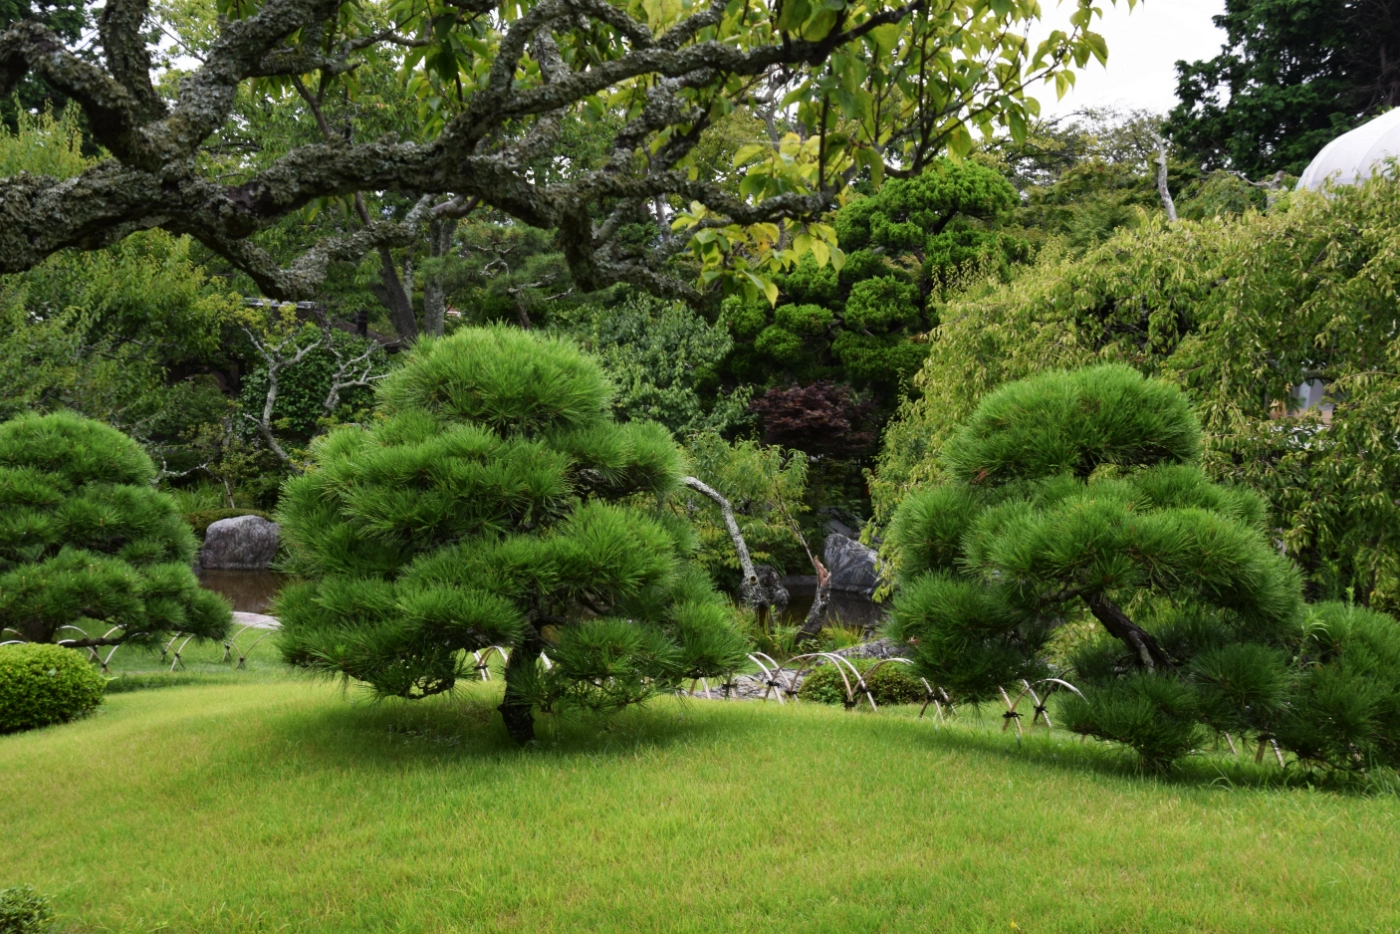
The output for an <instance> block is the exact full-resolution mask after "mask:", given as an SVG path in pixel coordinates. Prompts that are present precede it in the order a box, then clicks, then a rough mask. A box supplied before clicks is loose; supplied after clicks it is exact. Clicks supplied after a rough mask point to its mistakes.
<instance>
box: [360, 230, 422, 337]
mask: <svg viewBox="0 0 1400 934" xmlns="http://www.w3.org/2000/svg"><path fill="white" fill-rule="evenodd" d="M379 281H380V284H379V285H378V286H377V287H375V288H373V289H372V290H371V291H373V292H374V294H375V296H376V297H377V298H378V299H379V300H380V301H381V302H383V303H384V307H385V308H387V309H388V310H389V320H390V321H391V322H393V324H394V330H395V331H396V332H397V333H398V335H399V340H401V341H403V342H404V343H405V344H412V343H413V342H414V341H416V340H418V318H417V316H416V315H414V313H413V298H412V296H410V295H409V293H408V289H407V288H405V287H404V283H403V280H402V279H400V278H399V270H398V268H397V267H396V266H395V265H394V255H393V254H392V253H390V252H389V248H388V247H380V248H379Z"/></svg>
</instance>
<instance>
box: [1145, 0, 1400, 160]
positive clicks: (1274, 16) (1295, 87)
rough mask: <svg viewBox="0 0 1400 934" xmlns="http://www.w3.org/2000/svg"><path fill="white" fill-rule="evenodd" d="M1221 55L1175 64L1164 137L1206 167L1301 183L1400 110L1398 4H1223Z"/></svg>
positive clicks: (1234, 0)
mask: <svg viewBox="0 0 1400 934" xmlns="http://www.w3.org/2000/svg"><path fill="white" fill-rule="evenodd" d="M1215 23H1216V25H1217V26H1218V27H1219V28H1221V29H1224V30H1225V33H1226V42H1225V45H1224V47H1223V49H1222V50H1221V53H1220V55H1218V56H1216V57H1215V58H1213V59H1210V60H1209V61H1197V62H1189V63H1188V62H1178V63H1177V92H1176V93H1177V99H1178V100H1179V101H1180V103H1179V104H1178V105H1177V107H1176V109H1175V110H1173V111H1172V113H1171V116H1170V119H1169V120H1168V123H1167V125H1168V128H1169V131H1170V133H1171V135H1172V138H1173V140H1174V141H1175V142H1176V143H1177V145H1178V146H1180V147H1182V148H1184V149H1185V150H1187V151H1188V152H1190V153H1191V154H1192V155H1193V156H1194V157H1195V158H1197V159H1199V160H1200V161H1201V162H1202V163H1204V164H1205V165H1206V166H1207V167H1210V168H1229V169H1235V170H1237V171H1240V172H1244V173H1245V174H1247V175H1249V176H1251V177H1254V178H1258V177H1261V176H1264V175H1271V174H1273V173H1274V172H1278V171H1284V172H1287V173H1289V174H1291V175H1298V174H1301V173H1302V171H1303V169H1304V168H1305V167H1306V166H1307V164H1308V162H1309V161H1311V159H1312V157H1313V156H1314V155H1316V154H1317V152H1318V150H1320V149H1321V148H1322V147H1323V146H1325V145H1326V144H1327V143H1328V142H1330V141H1331V140H1332V139H1333V138H1334V137H1336V136H1338V135H1339V134H1341V133H1342V132H1344V131H1346V130H1349V129H1351V128H1352V127H1353V126H1356V125H1357V124H1358V123H1360V122H1361V121H1363V120H1364V119H1366V118H1367V117H1370V116H1374V115H1375V114H1376V113H1378V112H1379V111H1380V110H1381V109H1384V108H1388V107H1394V106H1395V105H1396V104H1400V75H1397V72H1396V68H1395V64H1394V63H1395V61H1396V58H1397V54H1400V5H1397V3H1396V2H1395V0H1227V2H1226V4H1225V13H1224V14H1223V15H1221V16H1217V17H1215Z"/></svg>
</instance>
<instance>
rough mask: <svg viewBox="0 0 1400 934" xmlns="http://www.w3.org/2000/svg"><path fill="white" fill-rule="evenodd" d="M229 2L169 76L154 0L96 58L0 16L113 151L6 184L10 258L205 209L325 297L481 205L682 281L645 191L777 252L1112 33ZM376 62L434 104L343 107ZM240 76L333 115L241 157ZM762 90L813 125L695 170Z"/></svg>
mask: <svg viewBox="0 0 1400 934" xmlns="http://www.w3.org/2000/svg"><path fill="white" fill-rule="evenodd" d="M218 14H219V19H218V21H217V22H212V21H210V20H209V19H208V17H206V18H205V21H204V22H203V24H202V25H201V27H200V28H201V29H202V30H203V32H202V35H199V36H194V37H193V38H191V40H190V41H191V43H192V48H193V49H194V51H195V52H196V53H197V55H198V56H199V58H200V59H201V63H200V64H199V65H198V67H195V68H194V69H193V70H191V71H190V72H188V73H186V74H180V75H171V76H169V80H166V81H163V82H162V85H161V87H160V88H157V87H156V85H155V84H153V82H152V73H151V72H152V68H151V66H152V45H151V42H150V41H149V40H150V36H149V35H148V30H147V24H148V22H149V19H148V17H149V8H148V5H147V3H146V2H145V0H111V2H108V3H107V4H106V5H105V7H104V8H103V12H102V15H101V17H100V20H99V22H98V24H97V25H98V30H97V33H98V34H97V37H96V38H97V43H98V45H99V46H100V47H101V49H102V51H103V65H98V64H96V63H95V62H93V61H89V60H87V59H85V58H83V57H82V56H80V55H78V54H77V53H75V52H74V51H72V50H71V49H70V48H68V46H67V45H65V43H64V41H63V39H62V37H61V36H59V35H57V34H55V33H54V32H53V31H52V30H51V29H49V28H48V27H46V26H44V25H43V24H41V23H37V22H33V21H26V22H22V23H18V24H15V25H13V26H11V27H10V29H9V30H8V31H6V32H5V33H4V34H3V36H0V94H7V93H9V91H10V90H11V89H12V88H14V87H15V86H16V85H17V84H18V82H20V81H22V80H24V79H25V78H26V77H27V76H35V77H39V78H42V79H43V80H44V81H46V82H48V83H49V84H50V85H51V86H53V87H54V88H56V89H58V90H60V91H62V92H63V93H65V94H67V95H69V96H70V97H72V98H73V100H74V101H75V102H76V103H77V104H78V105H79V106H81V108H82V110H83V112H84V114H85V115H86V117H87V123H88V126H89V127H90V128H91V131H92V134H93V136H94V138H95V140H96V141H97V142H98V143H99V144H100V145H101V146H103V147H104V148H105V149H106V150H107V152H108V153H110V156H111V158H109V159H107V160H106V161H104V162H103V163H102V164H101V165H99V166H96V167H94V168H92V169H89V170H87V171H86V172H84V173H83V174H82V175H80V176H79V177H78V178H77V179H75V180H72V181H68V182H58V181H56V180H54V179H51V178H39V177H28V178H25V177H20V178H10V179H6V180H5V181H4V182H3V183H0V195H3V221H4V223H3V224H2V225H0V270H3V271H17V270H22V269H25V268H27V267H29V266H32V265H33V264H35V263H37V262H39V261H40V260H41V259H42V258H43V257H45V256H47V255H48V254H50V253H52V252H54V251H55V250H59V249H63V248H65V247H80V248H91V247H95V246H101V245H104V244H107V243H110V242H112V241H114V240H116V239H120V238H121V237H124V236H126V235H127V234H129V233H130V232H131V231H133V230H137V229H142V228H149V227H163V228H165V229H166V230H169V231H171V232H174V233H188V234H190V235H192V236H194V237H195V238H197V239H198V240H200V241H201V242H202V243H204V244H205V245H206V246H208V247H209V248H210V249H212V250H213V251H215V252H217V253H219V254H221V255H222V256H224V257H226V258H227V259H228V260H229V261H230V262H231V263H232V264H233V265H234V266H235V267H237V268H238V269H240V270H242V271H243V272H245V273H247V274H248V275H249V276H251V277H252V279H253V281H254V282H256V283H257V285H258V287H259V288H261V289H262V290H263V291H264V292H265V293H266V294H268V295H270V296H273V297H278V298H295V297H311V296H312V295H313V293H314V292H315V291H316V289H317V288H318V287H319V285H320V284H321V282H322V281H323V279H324V277H325V270H326V266H327V264H328V263H329V262H331V261H337V260H351V261H354V260H358V258H359V257H361V256H363V255H364V254H365V253H367V252H371V251H373V250H376V249H379V248H381V247H387V246H389V245H391V244H393V243H395V242H401V241H402V239H403V238H405V237H415V236H417V235H418V233H419V231H420V230H421V229H422V228H423V227H424V226H430V225H431V224H432V223H433V222H435V221H436V220H440V219H444V218H452V217H454V216H460V215H462V214H464V213H466V212H468V211H469V210H471V209H473V208H475V207H476V206H478V205H485V206H489V207H493V208H496V209H498V210H500V211H502V212H504V213H506V214H507V215H510V216H511V217H514V218H516V219H517V220H520V221H524V222H526V223H529V224H531V225H534V226H536V227H539V228H542V229H549V230H556V231H558V232H559V244H560V246H561V248H562V249H563V251H564V253H565V255H566V258H567V260H568V263H569V266H570V269H571V271H572V274H573V277H574V278H575V280H576V281H577V282H578V283H579V285H580V286H581V287H583V288H585V289H592V288H596V287H597V286H599V285H601V284H604V283H607V282H610V281H616V280H619V279H634V280H638V281H642V282H645V283H647V284H649V285H651V286H653V287H657V288H669V289H670V290H671V291H676V290H677V289H679V288H681V287H680V286H679V285H677V284H676V283H675V282H674V281H673V280H665V279H662V280H658V279H657V277H656V272H655V270H656V268H657V267H658V266H660V265H664V263H665V261H666V260H667V259H668V257H670V256H673V255H675V254H676V253H677V252H679V251H681V250H684V249H685V248H686V247H687V245H688V244H689V243H690V242H691V241H690V240H689V239H687V238H686V237H676V238H666V239H665V240H664V241H662V242H661V243H641V244H639V243H635V242H632V241H629V240H628V239H627V238H625V237H622V236H621V234H622V232H623V229H624V228H625V227H626V226H627V225H628V224H629V222H631V221H633V220H634V219H636V218H637V217H638V216H645V214H646V212H647V210H648V208H649V206H650V205H652V204H653V203H654V201H655V199H657V198H660V197H663V196H676V197H679V198H680V199H682V201H683V203H685V204H687V205H690V207H689V208H688V210H687V211H686V212H685V213H684V214H683V215H682V216H680V217H677V218H675V222H676V223H677V224H679V225H680V226H682V227H685V226H686V225H691V227H690V229H691V230H692V232H694V231H696V230H698V234H697V237H698V239H696V240H695V241H694V242H695V245H696V247H697V248H698V250H699V254H700V256H701V258H702V260H703V261H704V262H705V263H706V264H709V265H710V266H712V267H714V269H713V271H714V272H715V273H716V274H723V272H724V270H726V269H728V270H729V271H731V272H736V273H742V272H744V270H745V269H749V270H754V269H756V270H758V271H759V272H760V273H761V272H762V271H763V269H765V268H767V267H768V266H770V265H772V264H774V263H777V264H778V265H781V264H783V263H786V262H790V261H791V260H792V259H794V258H795V257H796V253H798V252H801V251H802V250H803V249H804V248H811V245H812V244H813V243H821V242H825V241H827V240H829V239H830V235H829V231H827V230H826V229H824V228H822V227H821V226H820V225H816V224H814V225H810V226H808V227H807V228H806V229H803V230H800V231H799V233H801V235H802V237H803V238H805V239H803V240H801V242H800V243H799V239H798V237H797V236H794V237H793V239H792V241H791V244H790V245H789V246H786V247H782V248H779V244H778V239H779V238H778V237H776V236H774V231H773V230H772V229H771V228H770V227H767V226H765V223H766V222H771V221H777V220H780V219H784V218H789V219H793V220H797V221H805V220H811V219H814V218H815V217H816V215H817V214H819V213H820V212H821V211H822V210H823V209H825V208H826V207H827V206H828V205H829V204H830V203H831V198H832V194H833V192H834V190H835V189H837V188H839V187H840V186H841V185H842V184H843V183H844V182H845V181H846V180H848V179H850V178H852V177H854V176H855V174H856V173H858V172H862V171H864V172H868V173H872V174H874V175H876V176H878V175H880V174H882V173H883V172H885V171H886V170H888V171H891V172H894V173H895V174H905V173H912V174H917V173H919V172H921V171H922V170H923V169H924V168H925V167H926V166H927V164H928V162H929V160H930V159H931V158H932V157H933V156H934V155H936V154H937V153H938V152H939V151H940V150H943V149H946V148H949V147H951V148H952V149H954V150H959V151H964V152H965V151H967V150H968V149H969V148H970V147H971V144H972V137H971V133H972V132H973V131H975V130H985V131H990V130H991V129H992V128H993V127H994V126H996V125H1003V126H1006V127H1009V128H1010V130H1011V132H1013V133H1016V134H1019V133H1021V132H1023V131H1024V127H1025V124H1026V118H1027V114H1028V113H1031V112H1033V111H1034V110H1035V107H1036V105H1035V104H1034V103H1032V102H1031V101H1030V100H1029V99H1027V98H1026V97H1025V90H1026V87H1027V85H1028V83H1030V82H1032V81H1039V80H1041V79H1044V80H1053V81H1055V82H1057V83H1058V85H1059V87H1060V88H1064V87H1066V86H1067V85H1068V84H1069V83H1070V82H1072V73H1071V72H1070V71H1069V70H1068V69H1070V68H1072V67H1074V66H1076V65H1083V64H1084V63H1085V62H1087V61H1088V59H1089V58H1090V57H1098V58H1099V59H1103V58H1104V57H1105V56H1106V49H1105V47H1104V44H1103V40H1102V38H1101V37H1099V36H1097V35H1095V34H1093V33H1092V32H1090V31H1089V30H1088V25H1089V22H1090V19H1091V17H1092V15H1093V10H1092V7H1091V0H1079V5H1078V8H1077V10H1076V11H1075V13H1074V15H1073V17H1072V19H1073V26H1072V27H1071V29H1070V31H1068V32H1063V31H1054V32H1052V33H1051V34H1050V35H1049V36H1048V37H1047V38H1046V40H1045V41H1044V42H1042V43H1041V44H1040V45H1039V46H1036V47H1031V46H1030V45H1029V44H1028V43H1027V42H1026V41H1025V40H1024V39H1023V38H1022V36H1021V32H1022V30H1023V28H1024V27H1025V25H1026V24H1027V23H1028V22H1029V21H1030V20H1032V19H1033V18H1035V17H1036V16H1038V15H1039V5H1038V4H1037V3H1035V2H1034V0H1006V2H995V3H993V2H987V0H958V2H955V3H952V4H950V5H947V6H943V7H939V8H937V9H934V8H933V7H932V6H930V5H929V4H927V3H926V2H925V0H911V2H909V3H908V4H906V5H902V6H901V5H889V4H887V3H884V2H880V0H872V2H868V3H853V4H844V3H843V4H836V5H833V4H810V3H807V2H805V0H799V2H790V3H784V4H776V3H775V4H771V5H770V4H764V3H758V4H755V3H739V2H737V0H735V2H725V0H715V2H713V3H710V4H708V5H706V6H704V7H694V8H687V7H685V6H683V5H681V4H668V3H650V2H641V0H637V2H630V3H618V4H613V3H608V2H602V0H536V2H530V3H526V4H523V5H521V4H515V3H507V4H500V5H498V4H495V3H492V2H487V0H481V2H478V0H470V2H451V3H447V2H439V0H433V2H429V3H409V2H387V3H383V4H376V5H359V4H350V3H346V2H343V0H266V2H264V3H261V4H258V3H229V4H220V6H219V9H218ZM194 31H195V32H199V30H194ZM384 74H399V75H401V76H402V80H403V81H404V82H406V84H405V85H404V86H405V87H406V88H408V89H409V90H410V91H411V99H412V100H414V101H416V102H417V104H418V105H419V120H418V121H417V131H416V132H414V133H413V134H412V135H410V136H408V137H404V136H401V135H399V134H398V132H397V131H395V130H394V129H393V128H392V127H386V128H382V129H381V132H383V133H384V134H385V135H378V136H373V137H371V136H369V134H370V133H374V132H375V130H376V129H377V128H378V127H377V125H379V124H383V122H384V121H383V120H364V119H360V120H357V119H354V118H353V117H352V118H351V119H349V120H348V121H347V122H346V123H339V122H338V121H337V123H332V122H330V121H329V120H327V118H326V111H325V109H324V105H325V103H326V102H327V101H329V100H331V99H336V98H346V97H348V98H349V99H353V98H354V95H355V93H356V91H357V89H358V88H359V87H361V86H364V85H368V84H370V83H372V80H371V79H372V78H373V76H376V75H384ZM240 95H252V96H253V97H254V98H255V100H256V101H257V102H258V105H259V106H261V107H262V108H263V110H264V111H265V112H268V113H274V112H276V110H277V109H278V106H279V104H280V102H282V101H285V100H288V99H290V98H291V97H292V96H293V95H295V96H296V97H298V98H300V99H301V100H302V101H303V102H304V103H305V106H306V107H307V112H308V113H309V115H311V116H312V117H313V120H312V122H311V123H310V125H309V126H308V125H307V124H306V122H305V121H303V122H302V125H301V126H300V127H298V128H297V129H296V131H295V132H297V133H300V132H304V131H305V130H307V129H310V128H313V127H314V128H315V132H316V133H317V134H319V138H313V139H312V140H310V141H304V142H303V141H296V142H295V144H294V145H289V146H286V145H284V146H283V147H282V148H281V150H280V151H278V150H277V147H272V149H271V150H268V149H267V148H265V147H264V149H263V150H262V151H261V154H260V155H257V156H256V157H254V156H247V157H241V158H240V157H238V156H237V155H236V154H237V153H239V152H240V151H242V152H245V153H246V152H248V150H247V149H246V148H243V147H240V146H239V144H238V139H237V137H238V134H239V133H240V132H241V128H242V124H241V123H233V124H231V123H230V121H231V118H232V117H233V115H234V112H235V109H236V107H237V106H238V102H239V100H240ZM757 98H763V99H774V98H782V99H784V100H786V101H789V102H791V105H792V110H793V116H794V119H796V120H797V121H798V122H799V123H800V125H801V126H802V127H804V128H805V132H806V134H807V135H805V136H801V135H798V134H795V133H794V134H789V135H787V136H784V137H783V138H782V139H778V140H769V141H765V142H762V143H759V144H757V148H754V149H750V150H749V151H748V152H747V153H745V154H744V157H745V162H746V163H747V164H748V165H749V168H748V170H747V174H746V180H745V186H746V187H745V188H744V190H743V191H742V192H741V193H740V196H738V197H735V196H734V195H732V194H730V193H729V192H728V191H727V190H726V189H725V188H724V187H723V186H722V185H718V184H716V183H713V182H711V181H709V180H706V179H702V178H696V177H693V176H692V175H691V174H690V173H689V172H688V171H687V161H686V160H687V156H688V154H689V153H690V151H691V150H692V148H693V147H694V146H696V144H697V143H698V142H699V140H700V138H701V136H702V135H703V134H704V131H705V129H706V128H707V127H708V126H709V125H710V124H711V123H712V122H713V121H714V120H715V119H717V118H719V117H721V116H723V115H724V114H726V113H727V112H729V110H730V109H731V108H732V107H733V106H735V105H736V104H742V103H745V102H748V101H750V100H752V99H757ZM784 106H788V105H787V104H785V105H784ZM398 112H401V111H394V110H393V109H392V107H391V108H388V109H385V110H383V111H380V113H382V114H385V115H392V114H394V113H398ZM362 124H363V125H362ZM580 131H587V132H589V133H592V134H594V136H596V139H595V140H594V142H595V144H596V146H597V151H598V152H600V153H601V154H602V157H601V159H600V160H599V161H598V162H597V163H596V164H586V165H579V166H575V165H572V164H571V162H570V158H569V157H568V156H565V155H564V153H565V151H566V149H567V147H566V146H565V145H564V142H565V140H567V139H568V137H569V134H571V133H577V132H580ZM294 135H295V133H294V132H293V130H292V129H290V128H289V129H288V130H287V132H286V133H284V134H283V137H284V140H285V139H286V137H292V136H294ZM229 153H234V154H235V156H234V157H233V158H231V159H230V158H228V154H229ZM365 193H378V194H379V195H380V196H383V197H386V198H387V197H388V196H390V195H392V196H393V197H394V198H397V199H401V201H402V205H403V208H402V210H394V211H384V212H381V213H379V214H377V215H374V214H370V213H369V212H368V211H367V210H359V209H360V208H363V207H364V205H363V203H357V204H356V209H357V213H358V223H355V222H353V221H352V223H350V224H349V225H348V226H345V227H344V228H343V229H340V230H330V231H327V232H326V234H325V236H323V237H321V238H320V239H318V240H317V241H316V242H314V243H311V244H308V245H307V247H306V249H305V251H304V252H302V253H301V255H300V256H299V257H297V258H295V259H293V260H292V261H291V262H290V263H289V264H284V263H283V262H282V261H281V260H280V259H279V257H278V256H277V255H275V253H274V252H272V251H269V250H267V249H265V248H263V247H262V246H260V245H259V244H258V242H257V237H256V235H257V234H259V232H261V231H265V230H267V229H268V228H269V227H271V226H273V225H275V224H277V222H278V221H279V220H280V219H281V218H283V217H286V216H287V215H288V214H290V213H292V212H295V211H299V210H301V209H303V208H306V207H308V206H311V205H313V204H314V203H317V202H323V199H331V200H337V199H342V203H349V202H350V201H352V200H353V199H354V196H355V195H357V194H360V195H363V194H365ZM323 203H324V202H323ZM667 219H668V220H669V218H667ZM656 220H660V218H656ZM754 225H757V226H754ZM736 264H737V266H738V267H742V268H737V269H736V268H735V267H736ZM753 281H756V282H761V281H762V280H761V277H760V278H758V279H755V280H753ZM668 282H669V283H670V285H669V286H668V285H667V283H668Z"/></svg>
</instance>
